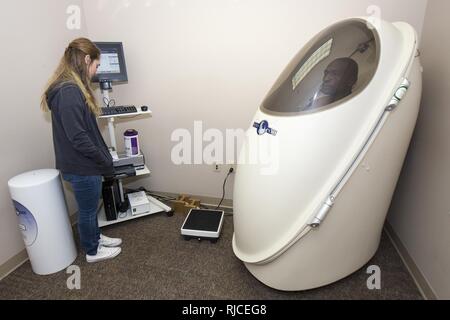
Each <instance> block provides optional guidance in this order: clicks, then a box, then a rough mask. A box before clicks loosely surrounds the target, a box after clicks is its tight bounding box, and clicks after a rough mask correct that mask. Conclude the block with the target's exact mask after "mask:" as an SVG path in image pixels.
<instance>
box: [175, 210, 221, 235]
mask: <svg viewBox="0 0 450 320" xmlns="http://www.w3.org/2000/svg"><path fill="white" fill-rule="evenodd" d="M224 216H225V213H224V212H223V211H220V210H203V209H192V210H191V211H190V212H189V214H188V215H187V217H186V220H184V223H183V226H182V227H181V235H182V236H183V237H184V239H185V240H187V241H189V240H191V239H198V240H203V239H204V240H210V241H211V242H213V243H214V242H217V240H219V237H220V233H221V232H222V226H223V220H224Z"/></svg>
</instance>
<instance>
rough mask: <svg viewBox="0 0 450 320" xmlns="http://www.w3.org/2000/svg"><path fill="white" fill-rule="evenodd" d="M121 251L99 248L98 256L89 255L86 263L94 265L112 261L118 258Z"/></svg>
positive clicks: (119, 249)
mask: <svg viewBox="0 0 450 320" xmlns="http://www.w3.org/2000/svg"><path fill="white" fill-rule="evenodd" d="M121 251H122V249H121V248H106V247H103V246H98V249H97V254H96V255H95V256H90V255H88V254H87V255H86V261H87V262H89V263H94V262H100V261H104V260H108V259H112V258H115V257H117V256H118V255H119V254H120V252H121Z"/></svg>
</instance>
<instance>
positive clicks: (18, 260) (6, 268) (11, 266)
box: [0, 249, 28, 281]
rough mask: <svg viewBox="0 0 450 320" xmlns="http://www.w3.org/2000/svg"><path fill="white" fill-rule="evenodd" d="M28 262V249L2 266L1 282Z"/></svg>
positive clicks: (0, 269) (0, 267)
mask: <svg viewBox="0 0 450 320" xmlns="http://www.w3.org/2000/svg"><path fill="white" fill-rule="evenodd" d="M27 261H28V253H27V250H26V249H23V250H22V251H20V252H19V253H18V254H16V255H15V256H14V257H12V258H11V259H9V260H8V261H6V263H4V264H2V265H1V266H0V281H1V280H3V279H4V278H6V277H7V276H9V275H10V274H11V273H13V272H14V271H15V270H16V269H17V268H19V267H20V266H21V265H23V264H24V263H25V262H27Z"/></svg>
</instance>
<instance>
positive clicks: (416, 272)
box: [384, 223, 438, 300]
mask: <svg viewBox="0 0 450 320" xmlns="http://www.w3.org/2000/svg"><path fill="white" fill-rule="evenodd" d="M384 230H385V231H386V234H387V235H388V237H389V239H390V240H391V242H392V244H393V245H394V247H395V249H396V250H397V252H398V254H399V255H400V258H401V259H402V260H403V263H404V264H405V266H406V268H407V269H408V271H409V273H410V274H411V277H412V278H413V279H414V282H415V283H416V285H417V287H418V288H419V291H420V293H421V294H422V296H423V298H424V299H425V300H438V297H437V295H436V293H435V292H434V290H433V288H432V287H431V286H430V284H429V283H428V281H427V279H426V278H425V277H424V275H423V274H422V272H421V271H420V269H419V267H418V266H417V265H416V263H415V262H414V260H413V258H412V257H411V255H410V254H409V252H408V250H406V247H405V246H404V245H403V243H402V241H401V240H400V238H399V237H398V236H397V233H396V232H395V231H394V228H392V226H391V225H390V224H389V223H386V225H385V226H384Z"/></svg>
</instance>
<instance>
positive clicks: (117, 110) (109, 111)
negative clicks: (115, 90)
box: [102, 106, 138, 116]
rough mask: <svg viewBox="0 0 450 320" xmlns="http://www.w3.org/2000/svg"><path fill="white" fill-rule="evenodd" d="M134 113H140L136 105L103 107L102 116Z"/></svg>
mask: <svg viewBox="0 0 450 320" xmlns="http://www.w3.org/2000/svg"><path fill="white" fill-rule="evenodd" d="M133 113H138V110H137V108H136V107H135V106H116V107H108V108H102V116H115V115H121V114H133Z"/></svg>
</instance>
